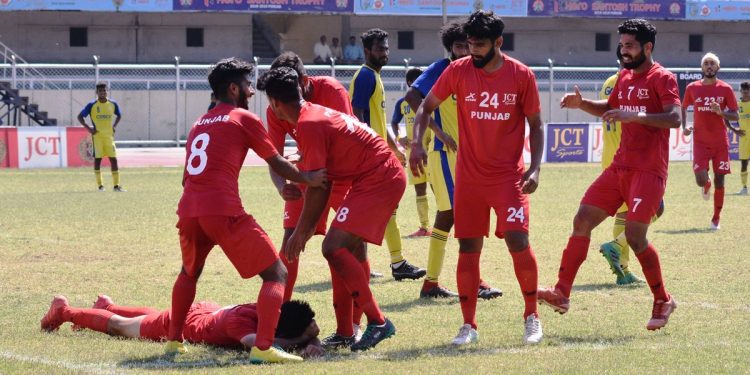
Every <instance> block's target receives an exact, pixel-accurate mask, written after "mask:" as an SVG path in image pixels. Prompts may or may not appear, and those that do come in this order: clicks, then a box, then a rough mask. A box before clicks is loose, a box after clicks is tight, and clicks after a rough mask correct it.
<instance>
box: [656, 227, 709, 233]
mask: <svg viewBox="0 0 750 375" xmlns="http://www.w3.org/2000/svg"><path fill="white" fill-rule="evenodd" d="M713 232H714V230H713V229H711V228H687V229H674V230H664V229H661V230H656V233H664V234H699V233H713Z"/></svg>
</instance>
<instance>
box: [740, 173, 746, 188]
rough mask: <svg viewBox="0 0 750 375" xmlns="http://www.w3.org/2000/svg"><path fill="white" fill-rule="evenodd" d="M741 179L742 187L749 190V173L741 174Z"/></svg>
mask: <svg viewBox="0 0 750 375" xmlns="http://www.w3.org/2000/svg"><path fill="white" fill-rule="evenodd" d="M740 178H741V179H742V187H743V188H747V172H740Z"/></svg>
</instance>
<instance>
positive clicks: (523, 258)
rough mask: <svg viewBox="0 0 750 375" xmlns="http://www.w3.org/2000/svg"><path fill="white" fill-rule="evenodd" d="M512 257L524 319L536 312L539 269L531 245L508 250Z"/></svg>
mask: <svg viewBox="0 0 750 375" xmlns="http://www.w3.org/2000/svg"><path fill="white" fill-rule="evenodd" d="M510 255H511V256H512V257H513V269H514V270H515V272H516V279H517V280H518V285H519V286H520V287H521V294H522V295H523V302H524V305H525V310H524V312H523V318H524V319H526V317H528V316H529V315H531V314H536V312H537V309H536V306H537V299H536V290H537V288H538V279H539V270H538V268H537V264H536V255H534V251H533V250H531V246H529V247H527V248H525V249H523V251H518V252H513V251H511V252H510Z"/></svg>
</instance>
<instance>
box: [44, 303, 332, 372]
mask: <svg viewBox="0 0 750 375" xmlns="http://www.w3.org/2000/svg"><path fill="white" fill-rule="evenodd" d="M169 317H170V309H165V310H157V309H154V308H151V307H130V306H119V305H115V303H114V302H112V299H111V298H110V297H108V296H106V295H99V298H97V300H96V302H94V306H92V308H90V309H82V308H76V307H71V306H70V304H68V299H67V298H66V297H65V296H62V295H60V296H55V297H54V298H53V299H52V304H51V305H50V308H49V311H47V313H46V314H45V315H44V317H43V318H42V321H41V326H42V330H44V331H47V332H52V331H56V330H57V329H58V328H60V326H61V325H62V324H63V323H65V322H71V323H73V324H74V327H83V328H88V329H91V330H94V331H97V332H102V333H106V334H109V335H112V336H121V337H128V338H140V339H144V340H152V341H161V340H164V339H166V337H167V333H168V331H169V322H170V319H169ZM186 322H187V323H186V324H185V329H184V331H183V333H184V335H185V339H186V340H187V341H188V342H191V343H195V344H206V345H214V346H220V347H229V348H245V349H247V350H250V348H252V347H253V346H254V345H255V337H256V332H257V327H258V312H257V310H256V307H255V304H254V303H249V304H244V305H230V306H224V307H221V306H219V305H217V304H215V303H213V302H198V303H196V304H193V305H192V306H190V311H189V312H188V315H187V320H186ZM319 333H320V328H318V324H317V323H316V322H315V312H314V311H313V310H312V309H311V308H310V305H308V304H307V302H302V301H289V302H285V303H284V304H283V305H282V306H281V315H280V316H279V324H278V326H277V327H276V336H275V339H274V345H278V346H281V347H282V348H284V349H287V350H293V349H296V350H298V351H299V353H300V354H301V355H302V356H303V357H318V356H320V355H322V354H323V353H324V351H323V349H322V348H321V347H320V341H318V334H319Z"/></svg>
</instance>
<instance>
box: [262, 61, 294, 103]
mask: <svg viewBox="0 0 750 375" xmlns="http://www.w3.org/2000/svg"><path fill="white" fill-rule="evenodd" d="M258 90H262V91H265V92H266V95H268V97H269V98H274V99H278V100H281V101H282V102H283V103H291V102H293V101H298V100H300V93H299V76H297V72H296V71H294V69H292V68H290V67H288V66H280V67H278V68H275V69H271V70H269V71H267V72H265V73H263V75H262V76H261V77H260V79H259V80H258Z"/></svg>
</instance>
